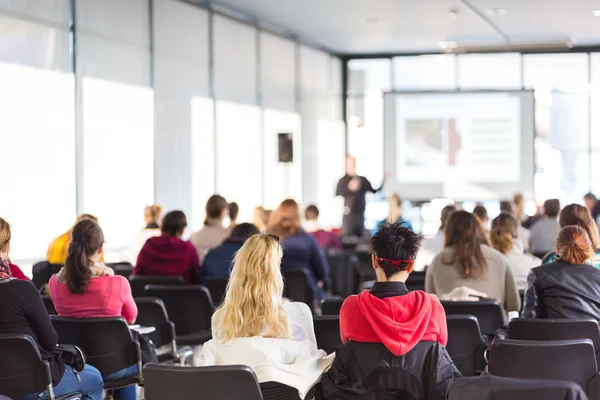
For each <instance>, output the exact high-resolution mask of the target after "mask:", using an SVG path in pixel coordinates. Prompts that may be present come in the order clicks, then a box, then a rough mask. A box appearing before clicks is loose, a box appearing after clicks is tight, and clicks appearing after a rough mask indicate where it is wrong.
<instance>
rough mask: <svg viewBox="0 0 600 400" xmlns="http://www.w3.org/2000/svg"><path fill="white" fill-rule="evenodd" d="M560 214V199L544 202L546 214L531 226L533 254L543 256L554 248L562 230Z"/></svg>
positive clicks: (530, 244)
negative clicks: (559, 222)
mask: <svg viewBox="0 0 600 400" xmlns="http://www.w3.org/2000/svg"><path fill="white" fill-rule="evenodd" d="M559 214H560V201H559V200H558V199H549V200H546V201H545V202H544V215H543V217H542V219H540V220H539V221H537V222H536V223H534V224H533V225H532V226H531V228H530V233H531V235H530V239H529V240H530V243H529V250H530V251H531V253H532V254H533V255H535V256H536V257H539V258H543V257H544V256H545V255H546V253H548V252H550V251H553V250H554V245H555V244H556V237H557V236H558V232H559V231H560V225H559V224H558V215H559Z"/></svg>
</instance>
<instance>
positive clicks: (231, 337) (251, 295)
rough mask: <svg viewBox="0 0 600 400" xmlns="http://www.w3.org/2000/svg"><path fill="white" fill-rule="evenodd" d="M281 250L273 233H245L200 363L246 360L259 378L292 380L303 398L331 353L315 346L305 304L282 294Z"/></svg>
mask: <svg viewBox="0 0 600 400" xmlns="http://www.w3.org/2000/svg"><path fill="white" fill-rule="evenodd" d="M282 254H283V248H282V245H281V243H279V241H278V240H277V238H275V237H274V236H272V235H266V234H263V235H254V236H252V237H251V238H249V239H248V240H247V241H246V243H244V245H243V246H242V248H241V249H240V251H239V252H238V253H237V254H236V255H235V259H234V263H233V269H232V271H231V277H230V280H229V285H228V286H227V293H226V295H225V300H224V302H223V305H222V306H221V307H220V308H219V309H218V310H217V311H216V312H215V314H214V315H213V317H212V336H213V339H212V340H210V341H209V342H207V343H206V344H205V345H204V346H203V348H202V359H203V362H202V363H203V364H208V365H231V364H243V365H248V366H250V367H251V368H253V369H254V371H255V373H256V376H257V378H258V381H259V382H280V383H283V384H285V385H288V386H292V387H294V388H296V389H298V390H299V391H300V392H301V394H302V395H301V398H304V395H305V394H306V392H307V391H308V389H309V388H310V387H311V386H312V385H313V384H314V383H315V382H316V381H317V380H318V379H319V377H320V375H321V373H322V372H323V370H324V369H325V368H327V367H328V366H329V365H330V364H331V358H332V357H325V356H326V354H325V352H324V351H322V350H318V348H317V342H316V339H315V332H314V328H313V321H312V314H311V311H310V309H309V308H308V306H307V305H306V304H303V303H293V302H289V301H284V299H283V286H284V284H283V277H282V275H281V270H280V263H281V257H282Z"/></svg>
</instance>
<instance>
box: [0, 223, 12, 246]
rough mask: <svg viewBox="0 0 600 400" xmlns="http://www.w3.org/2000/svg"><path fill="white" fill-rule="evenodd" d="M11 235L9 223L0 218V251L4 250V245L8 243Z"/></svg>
mask: <svg viewBox="0 0 600 400" xmlns="http://www.w3.org/2000/svg"><path fill="white" fill-rule="evenodd" d="M11 236H12V234H11V232H10V224H9V223H8V222H6V221H5V220H4V219H2V218H0V251H5V249H6V246H7V245H8V244H10V238H11Z"/></svg>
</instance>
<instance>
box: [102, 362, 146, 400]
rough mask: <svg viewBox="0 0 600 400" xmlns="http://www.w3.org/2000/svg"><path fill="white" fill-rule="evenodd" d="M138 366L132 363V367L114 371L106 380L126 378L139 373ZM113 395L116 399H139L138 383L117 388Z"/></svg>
mask: <svg viewBox="0 0 600 400" xmlns="http://www.w3.org/2000/svg"><path fill="white" fill-rule="evenodd" d="M137 373H138V367H137V365H132V366H131V367H127V368H124V369H122V370H119V371H117V372H114V373H112V374H110V375H108V376H105V377H104V380H105V381H106V382H110V381H116V380H117V379H121V378H125V377H126V376H131V375H137ZM112 395H113V397H114V398H115V400H136V399H137V385H131V386H127V387H124V388H122V389H116V390H113V391H112Z"/></svg>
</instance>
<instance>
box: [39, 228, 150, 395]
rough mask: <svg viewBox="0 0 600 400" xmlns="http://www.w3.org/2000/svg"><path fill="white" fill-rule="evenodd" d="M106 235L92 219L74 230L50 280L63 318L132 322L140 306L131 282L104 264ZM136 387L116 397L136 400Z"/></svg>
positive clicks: (118, 375)
mask: <svg viewBox="0 0 600 400" xmlns="http://www.w3.org/2000/svg"><path fill="white" fill-rule="evenodd" d="M103 244H104V234H103V233H102V229H100V226H99V225H98V224H97V223H96V222H94V221H92V220H91V219H85V220H82V221H80V222H78V223H77V224H76V225H75V226H74V227H73V231H72V233H71V245H70V246H69V254H68V255H67V261H66V263H65V266H64V267H63V268H62V269H61V270H60V271H59V272H58V274H56V275H53V276H52V278H51V279H50V283H49V284H48V285H49V286H50V296H51V297H52V302H53V303H54V307H55V308H56V311H57V312H58V315H59V316H60V317H71V318H99V317H123V318H125V320H126V321H127V322H128V323H130V324H133V323H134V322H135V319H136V318H137V313H138V310H137V306H136V305H135V302H134V301H133V297H132V295H131V287H130V286H129V281H128V280H127V279H126V278H124V277H122V276H115V275H114V272H113V270H112V269H111V268H109V267H107V266H105V265H104V263H101V262H100V261H99V260H100V254H102V247H103ZM135 374H137V366H136V365H132V366H130V367H128V368H124V369H122V370H120V371H117V372H115V373H113V374H110V375H108V376H105V377H104V380H105V381H111V380H117V379H121V378H124V377H127V376H130V375H135ZM136 396H137V392H136V386H135V385H132V386H128V387H125V388H123V389H117V390H115V391H114V398H115V399H116V400H135V399H136Z"/></svg>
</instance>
